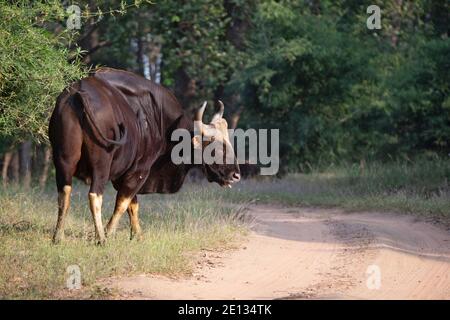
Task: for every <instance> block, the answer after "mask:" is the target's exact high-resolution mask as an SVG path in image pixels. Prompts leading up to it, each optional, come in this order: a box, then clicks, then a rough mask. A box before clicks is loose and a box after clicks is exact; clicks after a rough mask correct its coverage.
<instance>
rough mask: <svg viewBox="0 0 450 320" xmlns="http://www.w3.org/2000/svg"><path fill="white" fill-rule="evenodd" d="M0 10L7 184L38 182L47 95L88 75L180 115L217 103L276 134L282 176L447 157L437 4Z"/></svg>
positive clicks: (237, 122) (257, 2) (445, 75)
mask: <svg viewBox="0 0 450 320" xmlns="http://www.w3.org/2000/svg"><path fill="white" fill-rule="evenodd" d="M0 3H1V4H0V15H1V16H0V24H1V26H0V33H1V35H0V49H1V50H0V62H1V63H0V92H1V94H0V110H1V113H0V153H1V154H2V157H1V158H2V160H1V165H2V181H3V182H4V183H7V182H8V181H16V182H17V181H21V182H22V183H23V184H24V185H30V184H31V183H40V184H41V185H44V184H45V183H46V181H47V176H48V175H49V174H51V171H52V167H51V165H50V164H49V163H50V161H51V154H50V151H49V148H48V144H47V124H48V118H49V115H50V113H51V111H52V109H53V106H54V103H55V99H56V97H57V95H58V94H59V93H60V92H61V90H62V89H63V88H64V87H66V86H67V85H68V84H70V83H71V82H73V81H75V80H77V79H79V78H81V77H83V76H85V75H86V74H87V73H88V72H89V70H93V69H95V68H96V67H98V66H109V67H116V68H121V69H126V70H130V71H134V72H137V73H139V74H142V75H144V76H145V77H147V78H149V79H152V80H153V81H155V82H158V83H161V84H163V85H164V86H166V87H168V88H170V89H171V90H172V91H173V92H174V93H175V94H176V96H177V98H178V99H179V101H180V102H181V104H182V105H183V107H184V108H185V109H186V110H187V111H192V110H193V109H194V108H197V107H198V106H199V105H200V103H201V102H202V101H203V100H209V101H213V100H217V99H219V98H220V99H222V100H223V101H224V103H225V105H226V106H227V112H226V115H225V116H226V118H227V119H228V121H229V123H230V127H232V128H236V127H239V128H244V129H246V128H281V131H280V165H281V169H282V170H281V172H282V173H283V172H287V171H289V172H308V171H310V170H311V168H318V169H320V168H327V167H328V166H330V165H333V164H342V163H365V162H371V161H381V162H390V161H397V160H399V161H406V162H407V161H411V159H414V158H418V157H419V158H427V159H436V158H442V157H443V158H447V157H448V154H449V152H450V146H449V141H450V139H449V138H450V100H449V95H448V94H449V72H448V70H449V69H450V68H449V64H450V60H449V59H448V57H449V56H450V40H449V38H448V36H449V14H448V12H449V4H448V2H446V1H437V0H420V1H405V0H390V1H374V0H371V1H353V0H339V1H327V0H312V1H293V0H292V1H291V0H285V1H269V0H249V1H242V0H224V1H217V0H192V1H161V2H159V1H117V0H113V1H79V2H77V3H76V5H77V7H76V8H78V9H79V10H78V11H79V17H80V18H79V27H80V28H79V29H77V28H76V27H77V26H76V25H75V27H74V26H73V25H72V26H70V23H72V24H73V22H74V21H75V20H74V21H72V20H73V19H74V14H76V13H77V12H78V11H76V10H75V9H73V8H71V7H69V6H70V5H71V4H72V2H71V1H5V0H2V1H1V2H0ZM73 4H75V2H73ZM372 4H375V5H378V6H379V7H380V8H381V29H372V30H370V29H369V28H368V27H367V26H366V21H367V19H368V17H369V16H370V14H368V13H367V12H366V9H367V7H368V6H369V5H372ZM74 10H75V11H74ZM75 22H76V21H75Z"/></svg>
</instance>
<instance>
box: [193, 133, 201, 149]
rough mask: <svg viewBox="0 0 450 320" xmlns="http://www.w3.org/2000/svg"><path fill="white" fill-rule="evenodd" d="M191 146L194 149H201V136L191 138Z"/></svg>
mask: <svg viewBox="0 0 450 320" xmlns="http://www.w3.org/2000/svg"><path fill="white" fill-rule="evenodd" d="M192 145H193V146H194V149H202V136H201V135H198V134H197V135H195V136H194V137H193V138H192Z"/></svg>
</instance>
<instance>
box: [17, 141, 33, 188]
mask: <svg viewBox="0 0 450 320" xmlns="http://www.w3.org/2000/svg"><path fill="white" fill-rule="evenodd" d="M31 147H32V143H31V141H25V142H23V143H22V144H21V145H20V147H19V161H20V176H21V180H22V185H23V186H24V188H26V189H28V188H29V187H30V186H31Z"/></svg>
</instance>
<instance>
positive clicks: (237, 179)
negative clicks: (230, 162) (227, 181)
mask: <svg viewBox="0 0 450 320" xmlns="http://www.w3.org/2000/svg"><path fill="white" fill-rule="evenodd" d="M239 180H241V174H240V173H237V172H235V173H233V181H234V182H238V181H239Z"/></svg>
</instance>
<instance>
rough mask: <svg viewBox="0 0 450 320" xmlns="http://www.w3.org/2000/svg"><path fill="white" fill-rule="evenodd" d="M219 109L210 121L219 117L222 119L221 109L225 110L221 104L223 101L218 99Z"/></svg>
mask: <svg viewBox="0 0 450 320" xmlns="http://www.w3.org/2000/svg"><path fill="white" fill-rule="evenodd" d="M219 106H220V109H219V111H218V112H217V113H216V114H215V115H214V116H213V118H212V120H211V122H214V121H217V120H219V119H222V117H223V111H224V110H225V106H224V105H223V102H222V101H220V100H219Z"/></svg>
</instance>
